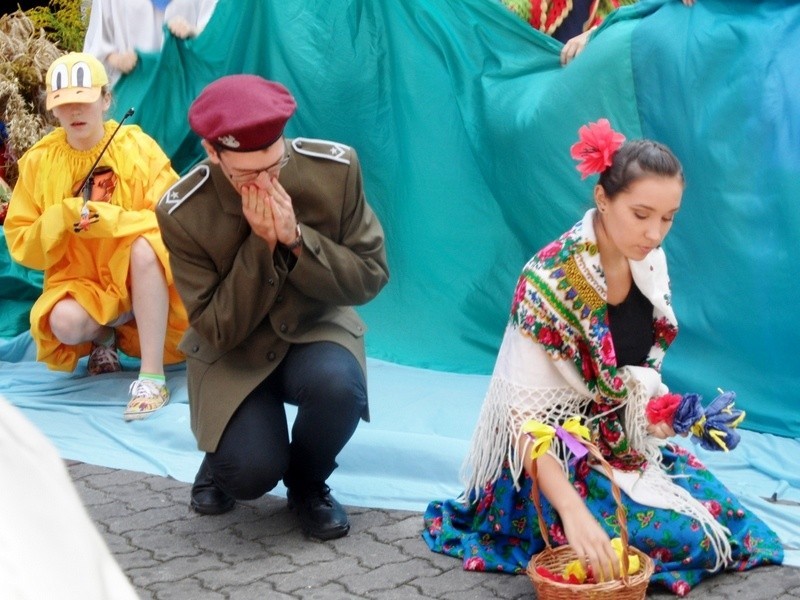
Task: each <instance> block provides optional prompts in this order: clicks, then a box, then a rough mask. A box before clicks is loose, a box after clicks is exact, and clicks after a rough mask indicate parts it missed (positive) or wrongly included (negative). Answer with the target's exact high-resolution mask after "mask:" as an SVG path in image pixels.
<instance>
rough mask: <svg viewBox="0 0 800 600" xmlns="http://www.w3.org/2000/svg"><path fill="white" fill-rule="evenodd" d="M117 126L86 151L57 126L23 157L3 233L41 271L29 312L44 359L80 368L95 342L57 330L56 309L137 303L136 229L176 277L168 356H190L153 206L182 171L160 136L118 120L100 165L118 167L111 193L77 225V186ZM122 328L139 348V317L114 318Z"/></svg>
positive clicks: (98, 311)
mask: <svg viewBox="0 0 800 600" xmlns="http://www.w3.org/2000/svg"><path fill="white" fill-rule="evenodd" d="M117 125H118V124H117V123H116V122H115V121H113V120H110V121H107V122H106V123H105V125H104V127H105V135H104V137H103V139H102V140H101V141H100V142H98V144H97V145H96V146H95V147H94V148H92V149H91V150H85V151H82V150H76V149H74V148H72V147H71V146H70V145H69V144H68V143H67V139H66V133H65V131H64V130H63V129H62V128H60V127H59V128H57V129H56V130H54V131H53V132H51V133H49V134H48V135H46V136H45V137H44V138H42V139H41V140H40V141H39V142H38V143H37V144H35V145H34V146H33V147H32V148H31V149H30V150H28V151H27V152H26V153H25V154H24V155H23V156H22V158H20V160H19V163H18V165H19V179H18V181H17V184H16V185H15V187H14V191H13V194H12V196H11V202H10V204H9V210H8V215H7V216H6V221H5V224H4V229H5V236H6V241H7V243H8V249H9V253H10V254H11V257H12V258H13V259H14V260H16V261H17V262H19V263H21V264H23V265H25V266H26V267H29V268H31V269H38V270H43V271H44V286H43V291H42V295H41V296H40V297H39V299H38V300H37V301H36V303H35V304H34V305H33V307H32V309H31V313H30V321H31V334H32V336H33V338H34V340H35V341H36V346H37V359H38V360H40V361H43V362H45V363H46V364H47V366H48V367H50V368H51V369H55V370H61V371H71V370H74V369H75V365H76V363H77V361H78V359H79V358H80V357H81V356H85V355H87V354H89V352H90V350H91V343H90V342H85V343H83V344H79V345H76V346H70V345H65V344H62V343H61V342H60V341H59V340H58V339H56V338H55V336H54V335H53V333H52V331H51V329H50V323H49V315H50V311H51V310H52V309H53V306H54V305H55V304H56V303H57V302H58V301H59V300H61V299H63V298H65V297H67V296H69V297H72V298H74V299H75V300H77V301H78V303H80V305H81V306H83V308H84V309H85V310H86V311H87V312H88V313H89V314H90V315H91V316H92V318H94V319H95V320H96V321H97V322H99V323H103V324H112V323H114V321H115V320H117V319H118V318H119V317H120V315H123V314H124V313H126V312H129V311H131V310H132V305H131V294H130V278H129V274H128V267H129V265H130V258H131V245H132V244H133V242H134V241H135V240H136V239H137V238H139V237H143V238H145V239H146V240H147V241H148V242H149V243H150V245H151V246H152V247H153V249H154V250H155V252H156V255H157V256H158V258H159V260H160V261H161V265H162V266H163V268H164V272H165V274H166V278H167V284H168V285H169V304H170V306H169V315H168V320H167V335H166V341H165V347H164V362H165V363H166V364H172V363H176V362H180V361H182V360H183V359H184V357H183V355H182V354H181V353H180V352H179V351H178V349H177V345H178V342H179V341H180V338H181V336H182V335H183V332H184V331H185V330H186V328H187V327H188V320H187V317H186V310H185V309H184V307H183V304H182V302H181V300H180V297H179V296H178V293H177V291H176V289H175V286H174V283H173V279H172V271H171V270H170V267H169V260H168V255H167V249H166V247H165V246H164V243H163V242H162V240H161V235H160V233H159V229H158V223H157V221H156V215H155V207H156V204H157V203H158V201H159V199H160V197H161V195H162V194H163V193H164V192H165V191H166V190H167V188H169V187H170V186H171V185H172V184H173V183H174V182H175V181H177V179H178V175H177V174H176V173H175V171H174V170H173V169H172V166H171V165H170V161H169V158H167V156H166V155H165V154H164V152H163V151H162V150H161V148H160V147H159V146H158V144H157V143H156V142H155V141H154V140H153V139H152V138H151V137H149V136H148V135H147V134H145V133H144V132H143V131H142V130H141V129H140V128H139V127H138V126H137V125H126V126H124V127H121V128H120V130H119V131H118V132H117V134H116V135H115V136H114V138H113V140H112V141H111V144H110V145H109V147H108V148H107V149H106V151H105V154H104V155H103V157H102V158H101V159H100V162H99V164H98V168H97V170H98V171H99V170H100V169H101V168H109V169H111V171H113V173H114V176H115V177H114V179H115V183H114V184H113V186H112V189H113V191H112V190H109V191H110V196H108V197H107V199H106V200H104V201H90V202H89V203H88V206H89V208H90V211H91V213H92V219H91V224H90V225H89V227H88V228H86V229H83V230H81V229H78V231H76V227H75V225H76V224H77V223H78V222H79V221H80V217H81V215H80V212H81V207H82V204H83V200H82V198H81V197H79V196H80V194H79V193H78V192H77V188H78V187H79V186H80V184H81V183H82V181H83V179H84V178H85V177H86V175H87V173H88V172H89V169H91V167H92V165H93V164H94V162H95V160H96V159H97V157H98V156H99V155H100V152H101V151H102V149H103V147H104V146H105V145H106V142H108V140H109V139H110V138H111V135H112V133H113V132H114V130H116V129H117ZM93 197H94V196H93ZM116 333H117V346H118V348H119V349H121V350H122V351H123V352H125V354H127V355H129V356H140V351H139V335H138V331H137V328H136V321H135V318H134V320H132V321H129V322H128V323H126V324H123V325H120V326H118V327H116Z"/></svg>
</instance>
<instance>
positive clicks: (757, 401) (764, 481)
mask: <svg viewBox="0 0 800 600" xmlns="http://www.w3.org/2000/svg"><path fill="white" fill-rule="evenodd" d="M798 32H800V4H797V3H795V2H792V1H789V0H784V1H777V0H774V1H755V0H702V2H698V3H697V4H696V5H695V6H694V7H692V8H687V7H685V6H683V5H682V4H681V3H680V2H678V1H677V0H669V1H667V2H663V1H661V0H659V1H655V0H654V1H645V2H642V3H640V4H638V5H636V6H634V7H631V8H629V9H625V10H622V11H619V12H618V13H617V15H616V16H615V17H613V18H612V19H610V20H609V21H608V22H607V23H606V25H605V26H604V27H603V28H602V29H601V30H600V31H599V32H598V34H597V36H596V37H595V39H594V40H593V41H592V42H591V43H590V45H589V47H588V49H587V50H586V51H585V52H584V53H583V54H582V55H581V56H579V57H578V59H577V60H576V61H575V62H574V63H572V64H571V65H570V66H569V67H567V68H566V69H562V68H561V67H560V66H559V64H558V52H559V49H560V44H558V43H557V42H555V41H553V40H552V39H550V38H547V37H545V36H542V35H540V34H538V33H537V32H535V31H532V30H531V29H530V28H529V27H528V26H527V25H526V24H524V23H522V22H521V21H520V20H518V19H517V18H516V17H514V16H513V15H511V14H510V13H509V12H508V11H507V10H506V9H505V8H504V7H502V6H501V5H500V4H499V3H497V2H494V1H492V0H426V1H423V0H403V1H402V2H397V1H396V0H281V1H280V2H264V1H263V0H220V2H219V4H218V9H217V12H216V14H215V15H214V17H213V18H212V20H211V22H210V23H209V25H208V27H207V29H206V30H205V31H204V32H203V34H202V35H201V36H200V37H198V38H197V39H194V40H188V41H178V40H175V39H173V38H170V37H168V39H167V41H166V43H165V47H164V50H163V52H162V53H161V54H159V55H148V56H143V57H142V62H141V68H139V69H137V70H136V71H134V73H132V74H131V75H130V76H128V77H125V78H123V79H122V80H121V81H120V82H119V84H118V85H117V88H116V90H115V91H116V95H117V100H116V108H115V110H116V111H117V113H118V115H117V116H119V115H121V114H122V113H123V112H124V111H125V110H127V108H128V107H129V106H134V107H135V108H136V114H135V115H134V117H133V119H132V120H133V121H134V122H138V123H140V124H141V125H142V126H143V128H144V129H145V130H146V131H148V132H149V133H150V134H151V135H153V136H154V137H155V138H156V139H157V140H158V141H159V142H160V143H161V144H162V145H163V147H164V148H165V150H166V151H167V152H168V153H169V154H170V155H171V156H172V157H173V159H174V162H175V165H176V167H177V168H178V169H179V170H185V169H187V168H188V167H189V166H190V165H191V164H192V163H193V162H194V161H195V160H197V159H198V158H200V156H201V153H200V147H199V143H198V140H197V139H196V138H195V137H193V136H192V135H191V134H190V132H189V130H188V124H187V121H186V111H187V109H188V106H189V103H190V102H191V100H192V99H193V98H194V97H195V96H196V94H197V93H198V92H199V91H200V89H202V87H203V86H204V85H205V84H206V83H208V82H209V81H211V80H213V79H215V78H216V77H218V76H221V75H224V74H227V73H234V72H249V73H258V74H261V75H264V76H266V77H269V78H272V79H277V80H280V81H282V82H283V83H285V84H286V85H287V86H288V87H289V88H290V90H291V91H292V92H293V93H294V94H295V96H296V97H297V100H298V104H299V109H298V113H297V115H296V116H295V118H293V119H292V121H291V122H290V124H289V128H288V131H287V133H288V134H289V135H292V136H294V135H303V136H310V137H320V138H325V139H333V140H338V141H341V142H344V143H347V144H350V145H353V146H354V147H355V148H356V149H357V150H358V152H359V155H360V156H361V159H362V162H363V167H364V175H365V184H366V188H367V193H368V196H369V198H370V201H371V203H372V205H373V206H374V208H375V210H376V212H377V213H378V214H379V216H380V218H381V220H382V222H383V224H384V227H385V229H386V234H387V248H388V255H389V262H390V268H391V274H392V279H391V281H390V283H389V285H388V286H387V288H386V289H385V290H384V291H383V292H382V293H381V294H380V296H379V297H378V298H377V299H376V300H375V301H373V302H371V303H370V304H369V305H367V306H365V307H362V308H360V309H359V310H360V312H361V314H362V315H363V316H364V318H365V319H366V321H367V323H368V325H369V327H370V330H369V333H368V336H367V341H368V353H369V355H370V363H369V369H370V375H369V385H370V395H371V403H372V404H371V412H372V415H373V422H372V423H370V424H362V425H361V426H360V427H359V429H358V431H357V432H356V435H355V436H354V438H353V440H352V441H351V443H350V444H349V445H348V447H347V448H346V449H345V451H344V452H343V453H342V456H341V457H340V461H339V462H340V463H341V468H340V469H339V470H337V472H336V473H335V474H334V479H333V481H332V484H333V485H334V487H335V489H336V491H337V495H339V497H340V499H342V500H343V501H344V502H347V503H349V504H364V505H371V506H393V507H396V508H415V509H421V508H423V507H424V503H425V502H426V501H427V500H429V499H432V498H444V497H449V496H452V495H454V494H456V493H457V492H458V480H457V472H458V467H459V465H460V462H461V459H462V457H463V455H464V452H465V450H466V444H467V440H468V439H469V436H470V433H471V431H472V428H473V426H474V423H475V420H476V418H477V412H478V409H479V406H480V402H481V399H482V396H483V392H484V390H485V388H486V382H487V378H486V374H487V373H489V372H490V370H491V367H492V363H493V360H494V356H495V353H496V351H497V347H498V344H499V341H500V337H501V335H502V331H503V327H504V325H505V322H506V318H507V311H508V307H509V305H510V300H511V293H512V290H513V287H514V282H515V280H516V277H517V275H518V272H519V270H520V268H521V267H522V265H523V264H524V262H525V261H526V260H527V259H528V258H529V257H530V255H532V254H533V253H534V252H535V251H536V250H537V249H538V248H539V247H541V246H542V245H544V244H545V243H546V242H548V241H549V240H551V239H552V238H554V237H555V236H557V235H558V234H560V233H561V232H562V231H563V230H565V229H566V228H567V227H569V226H570V225H571V224H572V223H574V222H575V221H577V220H578V219H579V218H580V216H581V215H582V213H583V211H584V210H585V209H586V208H587V207H588V206H589V204H590V198H591V189H592V185H593V183H594V180H593V179H589V180H586V181H581V180H580V177H579V175H578V174H577V172H576V171H575V169H574V163H573V161H572V160H571V159H570V158H569V146H570V145H571V144H572V143H573V142H574V141H575V139H576V132H577V129H578V127H579V126H580V125H581V124H583V123H586V122H588V121H592V120H596V119H598V118H600V117H607V118H609V119H610V120H611V121H612V123H613V125H614V126H615V127H616V128H617V129H619V130H621V131H623V132H624V133H625V134H626V135H627V136H628V137H630V138H635V137H641V136H643V135H644V136H648V137H653V138H655V139H659V140H661V141H664V142H666V143H667V144H669V145H670V146H671V147H672V148H673V149H674V150H675V152H676V154H678V156H679V157H680V158H681V159H682V161H683V163H684V165H685V167H686V177H687V183H688V187H687V191H686V194H685V197H684V206H683V208H682V210H681V213H680V214H679V216H678V218H677V220H676V224H675V227H674V228H673V231H672V233H671V234H670V237H669V238H668V240H667V242H666V244H665V249H666V252H667V256H668V259H669V261H670V265H671V276H672V281H673V291H674V303H675V308H676V312H677V314H678V317H679V320H680V322H681V326H682V328H681V333H680V334H679V336H678V339H677V341H676V342H675V344H674V346H673V349H672V350H671V352H670V354H669V355H668V357H667V360H666V362H665V379H666V381H667V383H668V384H669V385H670V386H671V387H672V388H673V389H675V390H677V391H687V392H688V391H692V392H699V393H701V394H703V395H704V396H705V397H706V398H707V399H710V397H711V396H713V395H714V393H715V389H716V388H717V387H722V388H725V389H733V390H735V391H736V392H737V393H738V404H739V406H740V407H741V408H745V409H746V410H747V412H748V417H747V420H746V421H745V426H746V427H748V428H750V429H752V430H754V431H752V432H745V434H746V435H745V437H744V441H743V442H742V444H741V445H740V447H739V448H738V449H737V450H736V451H735V452H734V453H732V454H730V455H715V456H708V457H706V456H703V453H702V452H700V454H701V456H703V458H704V459H705V460H706V462H707V463H708V464H709V465H710V466H711V467H712V468H714V469H716V468H717V466H719V470H720V476H721V477H722V478H723V480H724V481H725V483H726V484H728V485H729V487H731V488H732V489H733V490H734V491H736V492H738V493H740V494H742V495H743V497H744V500H745V502H746V503H748V505H749V506H751V507H753V508H754V509H756V510H758V511H759V514H761V515H762V516H764V518H765V519H767V520H768V522H769V523H770V524H771V525H772V526H773V527H775V529H776V530H777V531H778V532H779V534H780V535H781V538H782V539H783V541H784V542H786V543H787V544H789V545H792V546H793V547H799V546H800V544H798V541H799V540H800V534H799V533H798V523H800V516H798V514H797V513H798V508H796V507H792V506H789V505H772V504H767V503H766V502H765V501H763V500H761V499H760V498H761V497H762V496H770V495H771V494H773V493H777V494H778V497H780V498H783V499H787V500H795V501H800V497H798V495H799V492H798V490H799V489H800V483H799V482H798V481H797V475H796V469H795V468H794V462H796V461H794V460H793V458H794V457H796V456H797V454H798V451H799V450H800V448H798V443H800V442H798V440H797V439H796V438H798V436H799V435H800V427H799V425H800V403H798V391H797V390H798V387H800V386H799V385H798V384H800V366H798V352H797V350H796V347H797V343H796V340H797V339H798V337H800V336H799V335H798V334H800V325H799V324H798V323H799V321H798V319H797V318H794V316H795V312H796V309H797V305H798V300H797V296H798V291H800V289H798V288H800V285H798V283H797V282H798V278H799V277H800V263H798V261H796V260H792V255H793V253H796V251H797V248H798V242H797V239H798V238H799V237H800V235H799V234H800V209H798V200H800V69H797V68H796V57H797V56H799V55H800V35H798ZM181 210H191V204H190V203H189V204H187V205H186V206H185V207H183V208H182V209H181ZM4 264H5V263H4ZM3 268H4V272H2V273H0V277H3V276H5V277H4V278H3V279H1V280H0V281H2V282H3V286H2V288H0V310H1V311H2V312H1V313H0V320H1V321H3V325H4V326H7V325H8V323H9V322H10V321H8V320H7V319H9V318H12V317H10V316H9V315H12V312H9V311H11V310H12V309H9V308H8V307H10V306H12V304H13V301H16V302H19V301H20V300H22V301H23V302H25V300H26V298H28V300H27V301H28V302H30V301H31V299H30V298H31V297H30V296H27V297H26V298H19V296H18V294H17V291H19V290H23V291H25V293H29V292H30V289H31V281H32V282H33V284H32V285H33V289H35V286H36V274H29V273H25V272H24V271H19V270H13V269H12V270H11V271H9V270H8V269H9V267H3ZM13 306H16V307H17V308H16V309H15V310H16V312H13V318H14V319H17V320H16V321H14V323H16V325H11V326H8V327H7V328H6V329H4V330H2V331H3V335H4V336H11V335H13V334H14V333H20V335H19V336H18V337H13V338H12V339H10V340H8V341H7V342H4V343H3V344H2V345H0V393H3V394H4V395H6V396H7V397H8V398H9V399H10V400H11V401H12V402H14V403H15V404H17V405H18V406H21V407H22V408H23V410H24V411H25V413H26V414H27V415H28V416H29V417H30V418H31V419H32V420H33V421H34V422H35V423H36V424H37V425H38V426H39V427H41V428H42V429H43V430H44V431H45V432H46V433H47V435H48V436H50V437H51V439H53V441H54V442H55V443H56V445H57V446H58V447H59V448H60V450H61V452H62V455H63V456H65V457H67V458H73V459H78V460H84V461H86V462H91V463H95V464H107V465H108V466H114V467H121V468H130V469H136V470H142V471H146V472H157V473H161V474H167V475H171V476H174V477H177V478H178V479H181V480H184V481H188V480H190V479H191V478H192V476H193V474H194V470H195V469H196V467H197V464H199V460H200V455H199V453H198V452H197V451H196V449H195V446H194V440H193V439H192V438H191V433H190V432H189V425H188V407H187V404H186V402H187V399H186V385H185V374H184V372H183V370H182V369H180V368H179V369H176V370H173V371H171V372H170V374H169V382H170V385H171V387H172V390H173V402H172V403H171V405H170V406H168V407H167V408H166V409H165V410H164V411H162V412H160V413H159V414H157V415H154V416H153V417H151V418H150V419H148V420H146V421H143V422H141V423H132V424H125V423H123V422H122V421H121V419H120V414H121V411H122V407H123V406H124V404H125V401H126V392H127V386H128V384H129V382H130V380H131V378H132V373H131V372H126V373H123V374H118V375H111V376H102V377H100V378H92V379H85V378H83V375H84V374H85V365H84V364H83V363H82V364H81V367H80V368H79V371H78V372H76V373H75V374H69V375H65V374H59V373H52V372H48V371H47V369H46V368H44V366H43V365H40V364H37V363H35V361H34V354H33V348H32V345H31V343H30V339H29V337H28V336H27V335H26V334H25V333H24V327H23V326H24V323H23V321H24V319H20V315H22V314H23V313H21V312H20V311H19V308H18V307H19V304H16V305H13ZM19 327H23V328H19ZM128 367H129V368H130V369H135V368H136V367H135V364H129V365H128ZM755 431H758V432H764V433H755ZM772 434H778V436H783V437H777V436H775V435H772ZM787 556H788V555H787ZM788 558H789V561H790V562H791V560H792V559H791V557H790V556H788ZM795 564H797V563H795Z"/></svg>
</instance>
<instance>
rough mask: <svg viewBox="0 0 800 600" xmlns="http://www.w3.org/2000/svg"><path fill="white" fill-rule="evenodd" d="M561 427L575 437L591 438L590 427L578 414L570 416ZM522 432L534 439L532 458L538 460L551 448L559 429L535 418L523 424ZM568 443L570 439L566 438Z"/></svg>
mask: <svg viewBox="0 0 800 600" xmlns="http://www.w3.org/2000/svg"><path fill="white" fill-rule="evenodd" d="M561 429H563V430H564V431H566V432H567V433H568V434H570V435H571V436H572V437H574V438H579V437H580V438H583V439H585V440H589V438H590V434H589V428H588V427H586V426H585V425H581V418H580V417H578V416H574V417H570V418H569V419H567V420H566V421H564V424H563V425H562V426H561ZM522 432H523V433H525V434H527V435H528V437H530V438H531V439H532V440H533V444H532V445H531V460H536V459H537V458H539V457H540V456H542V455H543V454H544V453H545V452H547V451H548V450H549V449H550V445H551V444H552V443H553V439H554V438H555V437H556V434H557V430H556V429H555V428H554V427H551V426H550V425H546V424H545V423H542V422H541V421H534V420H533V419H531V420H529V421H526V422H525V424H524V425H523V426H522ZM565 442H566V443H568V440H565Z"/></svg>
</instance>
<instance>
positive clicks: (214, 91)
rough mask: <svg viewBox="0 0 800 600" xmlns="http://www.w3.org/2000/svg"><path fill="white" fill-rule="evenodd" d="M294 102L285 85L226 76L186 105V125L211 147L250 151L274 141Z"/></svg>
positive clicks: (291, 113)
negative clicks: (187, 120) (187, 107)
mask: <svg viewBox="0 0 800 600" xmlns="http://www.w3.org/2000/svg"><path fill="white" fill-rule="evenodd" d="M295 108H297V103H296V102H295V101H294V98H293V97H292V95H291V94H290V93H289V90H287V89H286V88H285V87H283V86H282V85H281V84H280V83H277V82H275V81H267V80H266V79H264V78H262V77H259V76H257V75H227V76H225V77H221V78H220V79H217V80H216V81H214V82H212V83H210V84H208V85H207V86H206V87H205V88H204V89H203V91H202V92H200V95H199V96H198V97H197V98H196V99H195V101H194V102H192V105H191V106H190V107H189V125H191V127H192V129H193V130H194V132H195V133H196V134H197V135H199V136H200V137H202V138H203V139H206V140H208V141H209V142H211V143H212V144H213V145H214V146H218V147H222V148H224V149H226V150H233V151H235V152H253V151H254V150H262V149H263V148H266V147H268V146H271V145H272V144H274V143H275V142H276V141H277V140H278V138H280V137H281V135H283V128H284V126H285V125H286V121H288V120H289V118H290V117H291V116H292V115H293V114H294V111H295Z"/></svg>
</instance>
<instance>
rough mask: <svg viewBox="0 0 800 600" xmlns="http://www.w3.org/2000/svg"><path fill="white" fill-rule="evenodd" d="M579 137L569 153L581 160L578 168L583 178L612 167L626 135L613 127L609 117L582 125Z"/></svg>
mask: <svg viewBox="0 0 800 600" xmlns="http://www.w3.org/2000/svg"><path fill="white" fill-rule="evenodd" d="M578 138H579V140H578V141H577V142H575V143H574V144H573V145H572V147H571V148H570V149H569V153H570V155H571V156H572V158H574V159H575V160H578V161H580V163H578V166H577V167H576V168H577V169H578V171H580V173H581V179H586V178H587V177H588V176H589V175H594V174H595V173H602V172H603V171H605V170H606V169H607V168H608V167H610V166H611V162H612V161H613V159H614V153H615V152H616V151H617V150H619V149H620V147H621V146H622V144H623V143H625V136H624V135H622V134H621V133H618V132H616V131H614V130H613V129H611V124H610V123H609V122H608V119H599V120H597V121H596V122H594V123H589V124H588V125H583V126H581V128H580V129H579V130H578Z"/></svg>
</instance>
